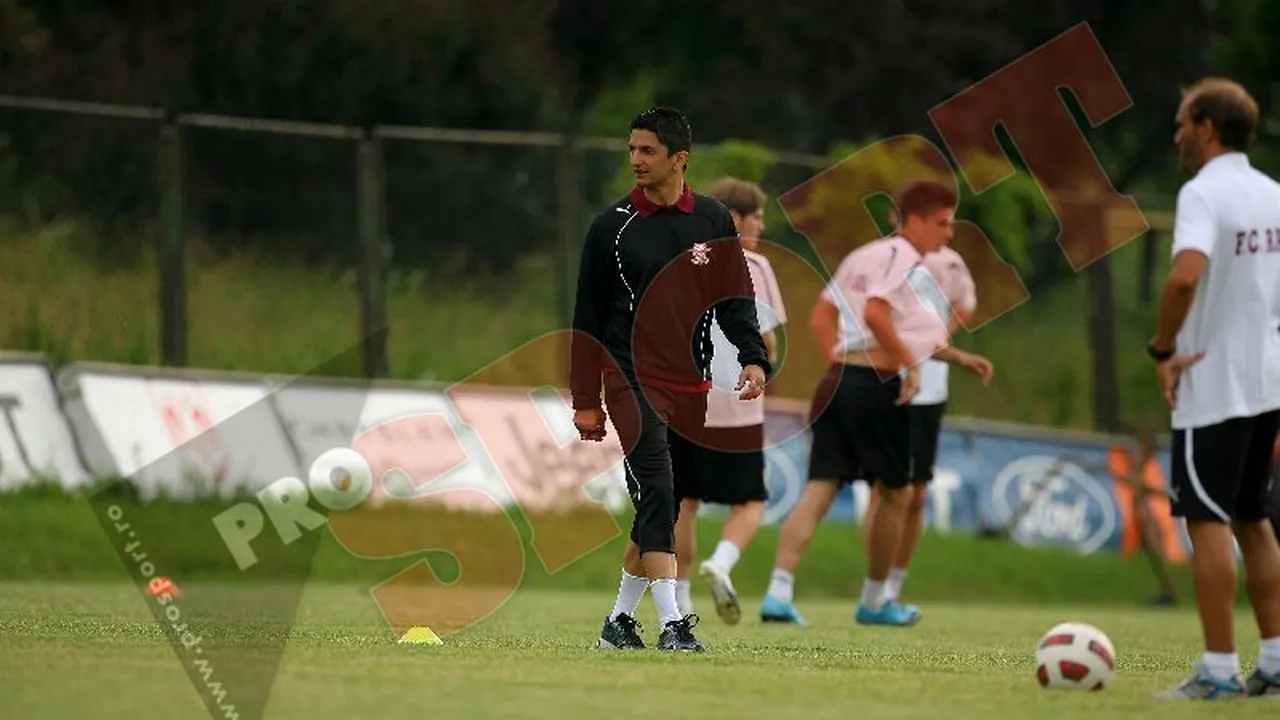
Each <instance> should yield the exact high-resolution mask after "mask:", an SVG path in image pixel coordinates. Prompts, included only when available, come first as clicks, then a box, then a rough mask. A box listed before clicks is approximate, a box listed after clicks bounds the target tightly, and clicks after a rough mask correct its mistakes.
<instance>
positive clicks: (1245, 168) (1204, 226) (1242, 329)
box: [1172, 153, 1280, 430]
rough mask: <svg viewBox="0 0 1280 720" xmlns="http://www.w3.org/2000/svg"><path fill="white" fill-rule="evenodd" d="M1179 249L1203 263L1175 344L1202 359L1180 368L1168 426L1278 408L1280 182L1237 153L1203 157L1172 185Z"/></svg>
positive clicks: (1185, 425) (1216, 420)
mask: <svg viewBox="0 0 1280 720" xmlns="http://www.w3.org/2000/svg"><path fill="white" fill-rule="evenodd" d="M1184 250H1196V251H1199V252H1202V253H1204V254H1205V255H1206V256H1208V258H1209V267H1208V269H1207V270H1206V271H1205V273H1204V275H1202V276H1201V278H1200V283H1199V285H1197V287H1196V296H1195V300H1194V302H1193V303H1192V305H1191V309H1190V311H1189V312H1188V313H1187V319H1186V321H1185V322H1184V323H1183V325H1182V330H1181V331H1180V332H1179V333H1178V338H1177V345H1176V348H1177V351H1178V353H1179V354H1192V353H1199V352H1203V353H1204V359H1202V360H1201V361H1200V362H1199V363H1197V364H1195V365H1193V366H1191V367H1190V368H1188V369H1187V371H1186V372H1185V373H1184V374H1183V376H1182V380H1181V383H1180V384H1179V386H1178V402H1177V407H1176V408H1175V409H1174V411H1173V418H1172V425H1173V427H1174V428H1175V429H1179V430H1182V429H1187V428H1199V427H1204V426H1206V425H1213V424H1216V423H1220V422H1222V421H1224V420H1228V419H1231V418H1237V417H1251V416H1254V415H1258V414H1261V413H1264V412H1267V411H1270V410H1274V409H1276V408H1280V184H1278V183H1276V181H1274V180H1272V179H1271V178H1269V177H1267V176H1266V175H1264V174H1263V173H1261V172H1258V171H1257V170H1255V169H1254V168H1253V166H1252V165H1250V163H1249V159H1248V157H1247V156H1246V155H1244V154H1243V153H1228V154H1225V155H1220V156H1218V157H1216V158H1214V159H1213V160H1210V161H1209V162H1208V163H1205V165H1204V167H1202V168H1201V169H1200V171H1199V172H1198V173H1196V175H1195V177H1193V178H1191V179H1190V180H1188V181H1187V182H1186V184H1184V185H1183V186H1182V189H1181V190H1180V191H1179V192H1178V205H1177V211H1176V216H1175V221H1174V230H1173V254H1174V255H1175V256H1176V255H1177V254H1178V253H1180V252H1182V251H1184Z"/></svg>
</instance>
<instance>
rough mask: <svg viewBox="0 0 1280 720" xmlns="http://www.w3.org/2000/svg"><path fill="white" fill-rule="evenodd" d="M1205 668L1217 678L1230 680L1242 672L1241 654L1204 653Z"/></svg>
mask: <svg viewBox="0 0 1280 720" xmlns="http://www.w3.org/2000/svg"><path fill="white" fill-rule="evenodd" d="M1204 668H1205V670H1208V671H1209V675H1211V676H1212V677H1213V678H1214V679H1215V680H1230V679H1231V678H1233V677H1235V676H1236V674H1238V673H1239V672H1240V656H1239V655H1237V654H1235V653H1211V652H1207V653H1205V654H1204Z"/></svg>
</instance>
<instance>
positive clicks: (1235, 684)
mask: <svg viewBox="0 0 1280 720" xmlns="http://www.w3.org/2000/svg"><path fill="white" fill-rule="evenodd" d="M1193 667H1194V672H1192V673H1191V676H1190V677H1188V678H1187V679H1186V680H1183V681H1182V682H1181V683H1180V684H1179V685H1178V686H1177V687H1174V688H1171V689H1169V690H1165V691H1163V692H1158V693H1156V694H1155V695H1156V697H1157V698H1159V699H1161V700H1240V699H1243V698H1245V697H1247V696H1248V694H1247V693H1248V691H1247V689H1246V688H1245V685H1244V681H1242V680H1241V679H1240V676H1239V675H1235V676H1232V678H1231V679H1230V680H1219V679H1218V678H1215V677H1213V676H1212V675H1210V674H1209V671H1208V669H1206V668H1205V666H1204V664H1203V663H1196V664H1195V665H1194V666H1193Z"/></svg>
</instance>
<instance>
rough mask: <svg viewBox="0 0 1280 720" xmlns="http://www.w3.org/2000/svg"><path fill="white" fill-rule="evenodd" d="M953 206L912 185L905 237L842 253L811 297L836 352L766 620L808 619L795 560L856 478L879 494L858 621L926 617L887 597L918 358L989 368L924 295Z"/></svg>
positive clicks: (901, 202)
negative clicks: (963, 346)
mask: <svg viewBox="0 0 1280 720" xmlns="http://www.w3.org/2000/svg"><path fill="white" fill-rule="evenodd" d="M956 204H957V199H956V196H955V194H954V193H953V192H952V191H951V190H950V189H949V188H947V187H945V186H943V185H940V184H938V183H933V182H921V183H916V184H914V185H912V186H910V187H908V188H907V189H906V190H905V191H903V193H902V194H901V196H899V197H898V200H897V208H898V213H899V215H900V217H901V218H902V224H901V227H900V228H899V232H898V234H896V235H893V236H891V237H887V238H881V239H879V240H875V241H872V242H871V243H868V244H867V245H864V246H862V247H860V248H858V249H857V250H854V251H853V252H852V253H850V254H849V255H848V256H846V257H845V259H844V261H843V262H841V263H840V267H839V268H838V269H837V270H836V273H835V275H834V276H833V277H832V279H831V282H830V283H829V284H828V285H827V288H826V289H825V290H823V292H822V295H821V297H820V298H819V300H818V302H817V303H816V304H815V305H814V309H813V313H812V316H811V318H810V327H811V328H812V330H813V333H814V335H815V336H816V338H817V340H818V343H819V345H820V346H822V347H827V348H831V366H830V368H829V369H828V371H827V373H826V374H825V375H824V376H823V378H822V380H821V381H820V382H819V383H818V387H817V389H816V390H815V392H814V396H813V402H812V405H811V408H810V422H811V423H812V432H813V445H812V447H811V448H810V452H809V483H808V485H807V486H806V488H805V491H804V494H803V495H802V496H801V498H800V501H799V503H798V504H797V505H796V507H795V508H794V509H793V510H792V511H791V514H790V515H789V516H788V517H787V519H786V521H785V522H784V523H783V526H782V533H781V537H780V538H779V543H778V552H777V559H776V561H775V566H774V571H773V576H772V578H771V581H770V583H769V590H768V593H767V594H766V596H765V599H764V603H763V605H762V606H761V608H760V619H761V620H763V621H765V622H787V623H797V624H804V620H803V618H802V617H801V616H800V614H799V613H798V612H797V611H796V609H795V606H794V604H793V599H794V598H793V596H794V583H795V579H794V571H795V568H796V566H797V565H799V562H800V559H801V557H802V556H803V555H804V551H805V549H806V548H807V547H808V544H809V540H810V538H811V537H812V536H813V531H814V530H815V529H816V528H817V526H818V523H819V522H821V521H822V518H823V516H825V515H826V513H827V510H828V509H830V507H831V503H832V501H834V500H835V497H836V494H837V493H838V492H839V490H840V487H841V486H842V485H843V484H846V483H851V482H853V481H855V480H866V481H867V482H868V483H870V484H872V485H874V486H875V488H876V490H877V491H878V492H879V493H880V494H881V495H882V498H881V500H882V502H880V503H879V504H878V505H877V507H876V511H875V514H874V515H873V516H869V517H868V522H869V523H870V524H871V525H872V528H873V532H872V533H871V536H870V537H869V538H868V542H867V576H866V579H865V581H864V583H863V589H862V599H861V601H860V602H859V603H858V610H857V613H856V615H855V619H856V620H857V622H858V623H861V624H873V625H890V626H899V627H902V626H910V625H914V624H915V623H916V622H918V621H919V620H920V611H919V610H918V609H917V608H914V607H909V606H904V605H902V604H901V603H899V602H898V601H897V600H896V599H892V598H889V597H887V596H886V593H885V590H886V585H887V582H888V578H889V571H890V569H891V567H892V566H893V561H894V559H895V557H896V556H897V552H898V546H899V545H900V544H901V540H902V533H903V528H904V525H905V523H906V517H907V508H908V506H909V504H910V499H911V497H912V495H913V492H914V491H913V488H912V486H911V432H910V429H911V417H910V413H909V410H908V407H909V406H908V403H910V402H911V399H912V398H913V397H914V396H915V395H916V392H917V391H918V390H919V387H920V361H922V360H924V359H926V358H928V357H929V356H933V357H936V358H938V359H940V360H944V361H946V362H948V363H951V364H955V365H960V366H961V367H964V368H966V369H967V370H969V371H971V372H973V373H974V374H976V375H978V376H979V377H980V378H982V379H983V381H984V382H985V381H986V380H987V379H989V378H990V376H991V372H992V366H991V362H990V361H988V360H987V359H986V358H983V357H979V356H977V355H971V354H969V353H965V352H961V351H959V350H957V349H955V348H952V347H950V345H949V344H948V343H949V340H950V337H949V333H948V332H947V326H946V323H945V322H944V321H943V320H942V319H941V317H940V316H939V315H938V314H937V312H936V311H935V310H934V309H933V308H932V307H931V304H929V303H926V302H925V300H924V297H926V296H927V295H928V293H929V291H930V288H934V289H935V290H936V283H933V282H932V279H931V276H930V275H929V272H928V271H927V270H925V269H924V267H923V266H922V260H923V257H924V256H925V255H927V254H929V253H933V252H937V251H938V250H939V249H941V248H942V247H943V246H944V245H946V243H947V242H948V241H950V239H951V232H952V216H953V214H954V213H955V208H956ZM904 369H905V371H904Z"/></svg>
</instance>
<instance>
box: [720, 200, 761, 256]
mask: <svg viewBox="0 0 1280 720" xmlns="http://www.w3.org/2000/svg"><path fill="white" fill-rule="evenodd" d="M729 215H730V216H732V217H733V224H734V225H735V226H736V227H737V228H738V236H739V237H741V238H742V246H743V247H745V248H746V249H748V250H755V249H756V246H757V245H758V244H759V243H760V236H761V235H763V234H764V208H760V209H759V210H756V211H755V212H753V213H751V214H750V215H743V214H741V213H739V212H738V211H736V210H730V211H729Z"/></svg>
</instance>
